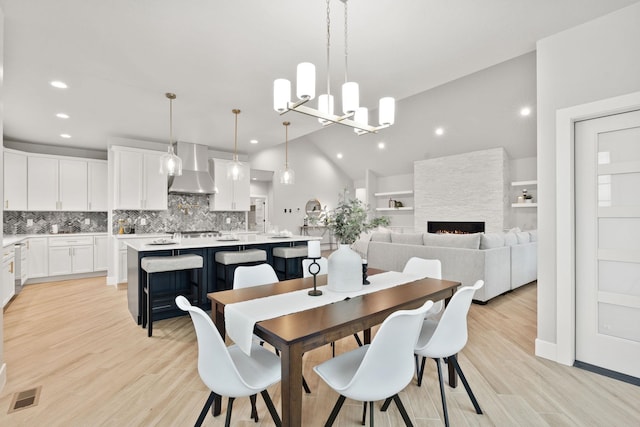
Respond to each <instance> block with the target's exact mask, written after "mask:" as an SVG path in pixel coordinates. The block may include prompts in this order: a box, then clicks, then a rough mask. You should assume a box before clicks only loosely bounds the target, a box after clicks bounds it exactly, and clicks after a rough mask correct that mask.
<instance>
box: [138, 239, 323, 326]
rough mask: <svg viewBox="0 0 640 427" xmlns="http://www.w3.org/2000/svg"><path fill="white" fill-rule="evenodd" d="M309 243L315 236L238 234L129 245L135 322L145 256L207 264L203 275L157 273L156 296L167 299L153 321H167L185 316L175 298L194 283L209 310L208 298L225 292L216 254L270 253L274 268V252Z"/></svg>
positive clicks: (139, 313) (148, 240)
mask: <svg viewBox="0 0 640 427" xmlns="http://www.w3.org/2000/svg"><path fill="white" fill-rule="evenodd" d="M309 240H318V238H317V237H313V236H289V237H285V236H279V235H269V234H239V235H237V236H235V235H223V236H217V237H202V238H190V239H185V238H182V239H176V240H173V239H171V238H170V237H168V236H167V237H150V238H149V239H134V240H130V241H126V245H127V282H128V284H127V302H128V307H129V312H130V313H131V315H132V316H133V319H134V320H135V321H136V322H137V323H138V324H140V323H141V321H142V318H141V309H142V298H143V286H144V284H145V283H146V272H145V271H144V270H142V268H141V267H140V261H141V260H142V258H144V257H145V256H173V255H181V254H196V255H200V256H201V257H202V258H203V260H204V265H203V268H202V271H191V270H183V271H172V272H166V273H155V274H154V276H153V281H154V290H155V291H154V292H158V293H161V294H163V295H166V296H167V297H166V299H165V300H164V301H161V302H160V304H156V307H155V308H154V319H156V320H159V319H166V318H169V317H175V316H179V315H182V314H184V313H183V312H182V311H181V310H180V309H178V308H177V307H176V306H175V301H174V298H175V295H179V294H183V293H184V294H191V293H192V291H193V289H192V283H197V284H198V293H199V300H200V302H201V303H200V307H201V308H203V309H209V308H210V305H209V304H210V302H209V300H208V299H207V297H206V295H207V294H208V293H210V292H216V291H221V290H224V288H220V286H218V284H217V276H216V264H215V254H216V252H218V251H223V250H224V251H241V250H245V249H262V250H264V251H265V252H266V253H267V262H268V263H269V264H271V265H273V255H272V251H273V248H275V247H278V246H298V245H305V246H306V244H307V242H308V241H309Z"/></svg>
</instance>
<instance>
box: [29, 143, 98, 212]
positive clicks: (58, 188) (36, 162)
mask: <svg viewBox="0 0 640 427" xmlns="http://www.w3.org/2000/svg"><path fill="white" fill-rule="evenodd" d="M27 207H28V210H30V211H86V210H87V162H86V161H85V160H71V159H59V158H56V157H46V156H34V155H29V156H28V159H27Z"/></svg>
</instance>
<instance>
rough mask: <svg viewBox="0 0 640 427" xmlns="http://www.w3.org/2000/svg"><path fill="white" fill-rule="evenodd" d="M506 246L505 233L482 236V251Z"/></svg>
mask: <svg viewBox="0 0 640 427" xmlns="http://www.w3.org/2000/svg"><path fill="white" fill-rule="evenodd" d="M502 246H504V233H486V234H485V233H483V234H481V235H480V249H493V248H501V247H502Z"/></svg>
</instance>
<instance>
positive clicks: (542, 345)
mask: <svg viewBox="0 0 640 427" xmlns="http://www.w3.org/2000/svg"><path fill="white" fill-rule="evenodd" d="M535 352H536V356H538V357H542V358H544V359H549V360H553V361H554V362H557V361H558V360H557V359H558V351H557V344H556V343H552V342H549V341H543V340H541V339H539V338H536V350H535Z"/></svg>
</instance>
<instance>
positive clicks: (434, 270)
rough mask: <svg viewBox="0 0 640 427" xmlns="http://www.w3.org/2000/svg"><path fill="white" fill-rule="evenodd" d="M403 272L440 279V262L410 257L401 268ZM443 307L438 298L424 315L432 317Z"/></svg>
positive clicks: (442, 302) (441, 301)
mask: <svg viewBox="0 0 640 427" xmlns="http://www.w3.org/2000/svg"><path fill="white" fill-rule="evenodd" d="M402 272H403V273H408V274H416V275H418V276H420V277H431V278H432V279H442V263H441V262H440V260H439V259H424V258H418V257H412V258H410V259H409V261H407V263H406V264H405V266H404V269H403V270H402ZM443 308H444V301H443V300H439V301H436V302H435V303H434V304H433V307H432V308H431V310H429V311H428V312H427V315H426V316H425V317H434V316H436V315H437V314H438V313H440V312H441V311H442V309H443Z"/></svg>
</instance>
